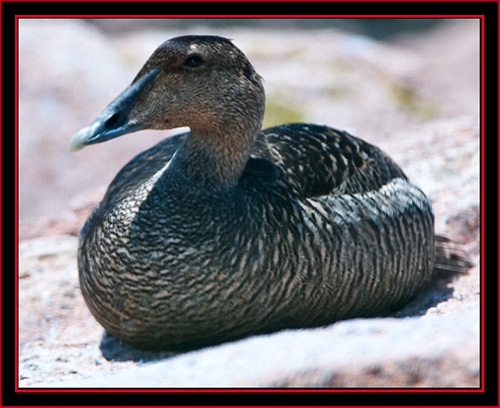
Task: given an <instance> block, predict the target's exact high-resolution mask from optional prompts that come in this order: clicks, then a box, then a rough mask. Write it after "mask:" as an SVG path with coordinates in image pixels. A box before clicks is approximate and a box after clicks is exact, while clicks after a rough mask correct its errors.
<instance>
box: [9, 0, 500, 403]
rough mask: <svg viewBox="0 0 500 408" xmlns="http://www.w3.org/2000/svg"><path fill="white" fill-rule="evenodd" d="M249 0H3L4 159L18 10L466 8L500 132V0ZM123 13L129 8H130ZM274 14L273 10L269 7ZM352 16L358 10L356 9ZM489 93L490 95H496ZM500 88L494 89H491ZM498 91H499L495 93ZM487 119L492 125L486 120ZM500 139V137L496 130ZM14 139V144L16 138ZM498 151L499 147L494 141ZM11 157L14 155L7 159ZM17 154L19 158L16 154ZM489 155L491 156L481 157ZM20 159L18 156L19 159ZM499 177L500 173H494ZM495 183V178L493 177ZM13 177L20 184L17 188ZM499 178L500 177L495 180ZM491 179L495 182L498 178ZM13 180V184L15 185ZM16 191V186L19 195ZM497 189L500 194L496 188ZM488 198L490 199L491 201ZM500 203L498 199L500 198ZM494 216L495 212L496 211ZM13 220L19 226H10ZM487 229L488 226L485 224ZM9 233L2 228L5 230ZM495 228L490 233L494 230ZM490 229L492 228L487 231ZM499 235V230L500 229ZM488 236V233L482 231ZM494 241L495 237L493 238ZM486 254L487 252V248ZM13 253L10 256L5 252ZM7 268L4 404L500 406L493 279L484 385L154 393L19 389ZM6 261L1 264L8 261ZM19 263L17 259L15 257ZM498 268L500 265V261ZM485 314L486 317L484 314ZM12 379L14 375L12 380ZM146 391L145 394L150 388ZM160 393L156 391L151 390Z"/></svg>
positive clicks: (416, 11)
mask: <svg viewBox="0 0 500 408" xmlns="http://www.w3.org/2000/svg"><path fill="white" fill-rule="evenodd" d="M238 3H243V2H122V1H120V2H106V3H104V2H102V3H101V2H90V1H89V2H72V1H68V2H5V1H3V2H1V12H2V13H1V19H2V21H1V22H2V34H3V35H2V38H1V42H2V48H1V51H2V57H3V58H2V62H3V63H2V71H1V73H2V79H3V81H2V85H3V86H2V101H3V102H4V103H3V104H2V117H3V119H4V120H3V121H2V122H1V125H2V134H3V135H4V137H3V138H2V139H1V141H2V142H4V143H8V145H7V148H5V145H4V149H3V155H4V156H5V160H3V165H2V167H7V166H10V162H11V160H12V159H11V157H9V156H11V155H12V154H13V153H12V152H14V151H15V145H14V143H15V140H14V138H12V137H11V136H8V137H5V136H7V135H12V133H13V132H14V123H13V120H12V118H13V117H14V107H13V106H12V105H13V104H12V101H13V100H15V88H14V80H13V78H14V76H15V71H14V55H15V41H14V38H13V34H11V33H14V24H15V19H14V16H15V15H16V14H17V15H37V16H41V15H45V16H51V17H56V16H57V15H68V16H70V15H71V16H72V15H75V14H82V15H89V14H97V15H103V14H104V12H105V11H106V12H108V13H109V14H111V12H114V13H116V12H119V13H120V14H122V15H125V14H133V15H136V14H141V15H149V14H160V13H161V14H165V13H166V12H167V11H168V12H169V13H171V14H176V15H179V14H181V15H186V16H188V15H189V14H192V13H186V11H187V10H189V11H193V10H194V9H195V10H196V14H197V15H201V14H212V15H214V14H215V15H214V17H217V18H218V17H222V16H223V15H224V14H226V15H227V14H238V11H239V13H241V9H242V8H243V9H244V11H246V12H248V10H252V13H249V14H260V15H269V12H270V11H271V10H280V11H282V12H283V14H286V15H291V14H297V15H305V14H307V15H320V14H321V15H325V11H329V12H330V13H332V12H335V13H336V14H343V15H346V14H348V15H351V14H353V15H354V14H357V15H359V14H360V13H362V14H363V15H369V14H370V15H384V16H387V15H388V14H391V15H396V14H402V15H412V14H413V15H418V16H422V17H424V16H436V15H446V16H450V15H453V16H456V17H458V16H460V15H464V16H465V15H466V16H470V15H484V16H485V18H484V23H485V24H484V39H485V41H484V44H485V51H486V49H487V50H488V52H485V57H484V72H485V81H486V82H487V83H488V85H487V86H485V89H484V95H483V97H484V100H485V101H488V103H487V104H485V106H484V108H483V111H482V112H483V114H484V122H485V128H484V130H485V133H488V134H490V133H491V134H492V135H497V137H498V119H497V117H498V106H497V105H496V106H492V105H494V104H492V103H491V102H490V101H492V100H494V101H497V103H498V82H497V81H498V3H497V2H496V1H489V2H481V1H478V2H427V1H422V2H419V1H415V2H413V1H412V2H406V1H402V2H307V3H302V2H286V3H285V2H276V3H274V2H245V3H246V5H242V4H238ZM219 10H224V12H223V13H219ZM124 17H125V16H124ZM269 17H272V16H271V15H269ZM353 17H354V16H353ZM490 94H491V95H490ZM493 94H495V95H493ZM494 96H496V98H495V97H494ZM486 123H487V125H486ZM492 139H493V138H491V137H488V138H487V140H485V141H484V142H483V143H484V145H483V147H484V151H485V156H487V155H488V154H493V153H492V151H493V150H494V149H493V147H492V146H491V142H492ZM495 141H498V140H497V138H495ZM11 143H12V145H11ZM496 151H497V152H498V147H497V149H496ZM7 159H10V160H7ZM16 159H17V158H16ZM483 160H484V161H486V157H483ZM16 166H17V162H16ZM13 175H14V174H13V171H12V170H11V169H9V170H6V171H4V172H2V189H4V188H5V189H6V190H7V194H5V193H4V198H5V199H4V200H2V207H3V208H2V215H6V217H2V218H4V220H5V219H7V220H8V221H9V222H8V223H7V224H6V223H5V222H4V226H6V228H5V229H3V230H2V231H4V230H7V231H8V233H6V234H5V237H6V238H10V234H13V235H14V237H16V238H15V239H14V245H13V246H14V249H13V250H12V252H11V251H10V250H7V251H5V253H7V254H10V253H14V254H16V250H17V245H16V244H17V242H16V239H17V233H16V228H17V220H14V221H15V222H14V224H15V225H14V226H13V227H11V225H12V224H11V223H10V219H11V218H12V216H11V215H10V214H12V213H16V211H15V208H12V207H13V205H14V203H13V202H12V201H14V200H12V199H9V198H13V197H15V193H16V192H17V189H16V185H15V183H16V180H12V179H13V178H14V177H13ZM491 178H493V177H492V176H491V175H490V174H488V177H486V175H484V181H485V183H486V180H489V181H490V183H491V181H492V180H491ZM493 183H494V180H493ZM493 183H492V184H493ZM12 184H14V186H13V188H12ZM495 184H496V185H497V186H498V183H495ZM495 184H493V185H495ZM11 188H12V189H11ZM13 191H14V192H15V193H14V195H13ZM495 197H496V198H497V197H498V194H496V195H495ZM492 200H493V194H492V193H491V191H490V192H489V195H488V196H487V199H486V193H485V199H484V201H485V205H484V210H483V211H482V213H483V214H482V216H483V217H484V216H485V215H489V216H490V217H492V214H496V213H497V212H495V211H493V210H491V211H489V209H490V208H492V205H490V204H489V203H491V202H492ZM486 202H487V203H488V205H486ZM497 208H498V206H497ZM493 217H494V216H493ZM488 225H498V223H496V224H494V223H493V221H491V222H489V223H488ZM12 228H13V229H14V231H12ZM485 230H487V227H485ZM2 235H4V234H2ZM489 235H491V234H489ZM489 235H488V236H489ZM497 235H498V234H497ZM484 236H486V235H484ZM9 245H11V240H10V239H4V246H2V249H3V248H4V247H5V248H8V249H10V248H9ZM490 245H491V244H490ZM485 258H486V256H485ZM493 258H494V257H490V258H487V259H488V267H490V266H489V265H490V263H491V262H494V261H493V260H492V259H493ZM6 259H7V260H6ZM4 260H5V263H6V265H5V268H3V270H4V273H3V274H2V285H1V288H2V295H3V296H2V306H4V307H3V308H2V329H4V330H3V331H2V332H3V333H4V336H2V342H1V346H2V357H3V358H2V372H1V374H3V375H1V380H2V384H1V385H2V393H1V396H0V398H1V400H0V405H1V406H7V405H9V406H16V405H25V406H39V405H56V406H59V405H64V406H68V405H81V404H90V405H101V406H102V405H110V406H111V405H118V406H124V405H125V404H124V401H127V402H126V405H131V406H132V405H146V406H149V405H193V404H196V405H213V404H214V403H216V404H217V405H241V404H244V405H254V404H259V403H262V402H264V403H266V404H270V403H271V404H276V403H277V405H318V404H320V405H336V403H337V402H340V403H342V404H343V405H370V406H372V405H374V406H392V405H395V404H397V405H413V406H424V405H428V404H431V405H434V406H459V405H460V406H468V405H476V406H479V405H489V406H498V381H497V378H496V375H495V374H498V354H497V352H498V341H497V340H498V327H497V323H498V314H497V313H498V298H497V295H498V291H497V288H498V282H490V281H488V285H487V287H485V292H486V293H485V301H486V302H487V307H485V319H487V321H488V324H484V327H483V329H484V333H483V334H484V340H485V351H488V354H487V359H485V363H484V364H485V367H484V368H485V373H486V374H487V375H485V378H484V390H485V392H453V391H442V392H439V391H438V392H399V391H397V390H390V391H388V392H383V393H381V392H375V391H374V392H362V393H361V392H356V390H353V391H352V392H342V393H336V392H333V393H323V392H322V393H319V392H314V390H305V391H307V392H304V393H297V392H280V393H275V394H274V393H267V392H265V393H245V392H238V393H233V392H220V393H214V392H196V393H195V392H190V391H186V392H176V393H172V394H169V393H167V394H165V393H148V392H147V391H139V392H137V393H135V392H134V393H131V392H122V391H117V392H113V393H108V392H98V393H88V392H81V391H74V392H66V391H62V390H61V391H59V390H53V392H43V391H39V392H36V391H35V392H31V391H30V392H24V391H23V392H17V393H16V392H14V389H15V388H14V385H15V381H17V379H15V378H13V373H14V365H15V364H16V362H15V359H14V356H13V354H12V350H15V349H16V345H15V344H14V339H13V335H12V329H13V328H14V327H15V325H14V319H13V313H12V300H11V299H12V291H13V288H14V286H15V282H14V281H13V279H14V278H13V274H12V273H10V271H12V266H11V265H7V261H9V262H10V263H11V262H12V261H11V260H10V259H8V258H6V257H4ZM2 266H3V265H2ZM16 267H17V265H16ZM496 270H498V268H496ZM495 277H496V275H495V276H492V275H488V279H490V278H492V279H494V278H495ZM485 321H486V320H485ZM13 380H14V381H13ZM145 394H147V396H146V395H145ZM153 395H154V396H153Z"/></svg>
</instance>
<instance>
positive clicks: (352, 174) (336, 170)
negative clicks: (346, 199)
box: [252, 123, 407, 197]
mask: <svg viewBox="0 0 500 408" xmlns="http://www.w3.org/2000/svg"><path fill="white" fill-rule="evenodd" d="M252 157H254V158H260V159H265V160H269V161H272V162H273V163H274V164H275V166H277V167H278V168H279V169H280V170H281V173H282V174H283V175H284V177H285V178H286V180H287V182H288V183H289V184H290V185H291V186H292V188H293V189H294V190H295V191H296V192H297V193H298V194H300V195H301V196H303V197H317V196H323V195H334V194H353V193H361V192H365V191H369V190H376V189H379V188H380V187H382V186H383V185H385V184H387V183H388V182H389V181H390V180H392V179H394V178H402V179H404V180H406V179H407V178H406V176H405V174H404V173H403V171H402V170H401V169H400V168H399V166H398V165H397V164H396V163H394V162H393V161H392V160H391V159H390V158H389V156H387V155H386V154H385V153H384V152H382V151H381V150H380V149H379V148H377V147H376V146H373V145H371V144H369V143H367V142H365V141H363V140H361V139H359V138H357V137H354V136H351V135H350V134H348V133H347V132H344V131H340V130H336V129H333V128H330V127H327V126H318V125H310V124H303V123H297V124H287V125H281V126H275V127H272V128H268V129H265V130H263V131H262V132H261V133H260V134H259V137H258V140H257V142H256V144H255V147H254V150H253V151H252Z"/></svg>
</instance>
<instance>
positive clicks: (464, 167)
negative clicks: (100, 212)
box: [18, 19, 480, 387]
mask: <svg viewBox="0 0 500 408" xmlns="http://www.w3.org/2000/svg"><path fill="white" fill-rule="evenodd" d="M19 27H20V30H19V41H20V49H19V56H20V84H19V91H20V110H19V112H20V127H19V154H20V171H19V187H20V216H21V222H20V231H19V234H20V238H21V242H20V244H19V271H18V278H19V355H18V357H19V385H20V386H21V387H121V386H126V387H145V386H147V387H173V386H179V387H205V386H206V387H239V386H243V387H477V386H478V385H479V375H480V372H479V304H480V268H479V264H480V262H479V252H480V247H479V224H480V222H479V207H480V203H479V165H480V156H479V122H478V115H479V80H478V78H479V77H478V75H479V74H478V72H477V67H478V66H479V64H478V61H479V47H478V46H479V40H478V39H479V25H478V23H477V21H474V20H455V21H449V22H446V23H444V24H442V25H441V26H438V27H437V28H436V29H434V30H432V31H430V32H425V33H420V34H418V35H414V36H412V37H409V38H405V39H400V40H399V41H397V42H392V43H379V42H375V41H372V40H370V39H367V38H364V37H360V36H355V35H349V34H346V33H342V32H340V31H337V30H333V29H332V30H329V29H325V28H322V29H321V30H313V31H289V32H279V31H268V30H259V31H258V32H255V31H252V30H251V29H248V28H245V29H242V28H237V27H235V28H224V29H222V30H215V29H213V28H210V29H206V28H203V27H199V28H197V29H195V30H190V31H189V33H205V34H218V35H223V36H227V37H230V38H233V39H234V40H235V43H236V44H237V45H238V46H240V47H241V48H242V49H243V50H244V51H245V52H246V53H247V55H248V56H249V57H250V59H251V61H252V62H253V63H254V65H255V67H256V69H257V71H258V72H260V73H261V74H262V75H263V76H264V78H265V86H266V90H267V94H268V106H267V110H268V114H267V116H266V125H267V126H269V125H272V124H274V123H277V122H287V121H293V120H301V121H310V122H318V123H328V124H330V125H333V126H335V127H339V128H345V129H347V130H349V131H350V132H351V133H354V134H357V135H359V136H361V137H363V138H364V139H366V140H368V141H370V142H372V143H375V144H378V145H379V146H380V147H382V148H383V149H384V150H385V151H387V152H388V153H389V154H390V155H391V156H392V157H393V158H394V159H395V160H396V161H397V162H398V163H399V164H400V165H401V166H402V168H403V169H405V171H406V172H407V174H408V176H409V177H410V178H411V179H412V180H413V181H414V182H415V183H416V184H418V185H419V186H421V187H422V189H423V190H424V191H425V192H426V193H427V194H428V195H429V197H430V198H431V200H432V202H433V207H434V210H435V214H436V230H437V232H438V233H440V234H442V235H445V236H447V237H449V238H451V239H452V240H453V241H455V242H457V243H458V244H460V245H461V248H462V250H464V251H465V252H466V254H467V255H468V256H469V257H470V259H471V260H472V262H473V263H474V265H475V266H474V267H473V268H472V269H471V270H470V271H469V272H468V273H467V274H463V275H460V276H458V277H456V278H455V279H441V280H438V281H436V282H435V283H434V285H433V286H432V287H431V288H429V290H428V291H426V292H425V293H423V294H422V295H421V296H420V297H419V298H417V299H416V300H414V301H413V302H411V303H410V304H409V305H408V306H407V307H405V308H404V309H403V310H402V311H400V312H398V313H396V314H395V315H393V316H391V317H381V318H375V319H354V320H348V321H343V322H338V323H335V324H333V325H330V326H328V327H325V328H318V329H308V330H289V331H282V332H279V333H275V334H271V335H266V336H258V337H253V338H248V339H243V340H241V341H238V342H234V343H228V344H223V345H220V346H217V347H212V348H207V349H202V350H199V351H194V352H190V353H184V354H178V355H173V354H171V353H147V352H140V351H138V350H135V349H133V348H131V347H128V346H126V345H122V344H119V343H118V342H117V341H116V340H114V339H111V338H108V337H106V336H104V337H103V330H102V328H101V327H100V326H99V325H98V324H97V323H96V321H95V320H94V319H93V318H92V316H91V315H90V313H89V312H88V310H87V308H86V306H85V304H84V302H83V299H82V297H81V294H80V291H79V286H78V276H77V270H76V248H77V238H76V234H77V232H78V230H79V228H80V227H81V225H83V222H84V220H85V218H86V217H87V216H88V214H89V212H90V210H91V209H92V207H93V206H94V205H95V204H96V203H97V202H98V201H99V199H100V198H101V197H102V194H103V192H104V189H105V187H106V186H107V184H108V183H109V182H110V181H111V178H112V177H114V175H115V174H116V172H117V171H118V170H119V168H120V167H121V166H123V165H124V164H125V163H126V162H127V161H128V160H129V159H130V158H131V157H132V156H133V155H135V154H137V153H138V152H139V151H141V150H143V149H145V148H147V147H148V146H151V145H152V144H153V143H154V142H155V141H157V140H159V139H160V138H162V137H164V133H160V132H143V133H141V134H136V136H133V135H132V136H127V137H124V138H121V139H119V140H118V141H112V142H110V143H109V144H108V143H106V144H103V145H99V146H98V147H97V148H96V147H93V148H89V150H87V149H85V150H84V151H83V152H81V153H78V154H69V153H68V150H67V146H68V142H69V138H70V137H71V135H72V134H73V133H74V132H76V131H77V130H79V128H81V127H83V126H85V125H87V124H88V123H90V122H91V121H92V120H93V119H94V117H95V116H96V115H97V114H98V113H99V111H100V110H101V109H102V108H103V107H104V106H105V105H106V104H107V102H109V100H111V99H112V98H113V97H114V96H115V95H116V94H118V92H120V91H121V90H122V88H124V87H125V86H126V85H127V83H128V82H130V80H131V79H132V78H133V77H134V75H135V73H136V72H137V71H138V69H139V68H140V66H141V65H142V63H143V62H144V61H145V60H146V58H147V57H148V56H149V54H150V53H151V52H152V51H153V50H154V49H155V48H156V46H157V45H158V44H160V43H161V42H162V41H164V40H165V39H167V38H170V37H172V36H175V35H180V34H187V33H188V32H186V31H183V32H180V31H175V30H169V29H168V28H166V29H164V30H160V29H154V30H153V29H151V30H144V31H135V32H130V33H129V34H126V33H125V34H124V33H121V34H120V35H119V36H113V35H110V34H106V33H103V32H101V31H99V29H98V28H97V27H95V26H92V25H88V24H86V23H85V22H83V21H82V20H71V19H66V20H32V19H30V20H21V21H20V26H19ZM40 44H44V47H40ZM54 123H57V126H54ZM90 149H92V150H90Z"/></svg>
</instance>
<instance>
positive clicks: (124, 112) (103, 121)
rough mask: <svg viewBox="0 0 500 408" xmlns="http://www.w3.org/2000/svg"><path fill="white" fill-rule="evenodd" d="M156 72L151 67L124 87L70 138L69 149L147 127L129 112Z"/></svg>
mask: <svg viewBox="0 0 500 408" xmlns="http://www.w3.org/2000/svg"><path fill="white" fill-rule="evenodd" d="M158 73H159V69H153V70H151V71H149V72H148V73H146V74H145V75H143V76H142V77H141V78H139V79H138V80H137V81H135V82H134V83H133V84H132V85H130V86H129V87H128V88H127V89H125V90H124V91H123V92H122V93H121V94H120V95H119V96H118V97H117V98H116V99H115V100H113V101H112V102H111V103H110V104H109V105H108V106H107V107H106V108H105V109H104V110H103V111H102V113H101V114H100V115H99V116H98V117H97V119H96V120H95V121H94V122H93V123H92V124H91V125H90V126H87V127H86V128H83V129H82V130H80V131H79V132H78V133H76V134H75V135H74V136H73V137H72V138H71V141H70V143H69V149H70V150H71V151H77V150H80V149H83V148H84V147H85V146H88V145H91V144H95V143H102V142H105V141H107V140H110V139H114V138H115V137H118V136H121V135H125V134H127V133H132V132H137V131H138V130H142V129H147V128H148V124H146V123H137V122H136V121H135V120H134V119H133V118H130V117H129V114H130V111H131V110H132V107H133V106H134V103H135V101H136V100H137V98H138V96H139V95H140V94H141V93H142V92H143V91H144V90H145V89H146V88H147V87H148V85H149V84H150V83H151V82H152V81H153V80H154V79H155V78H156V77H157V76H158Z"/></svg>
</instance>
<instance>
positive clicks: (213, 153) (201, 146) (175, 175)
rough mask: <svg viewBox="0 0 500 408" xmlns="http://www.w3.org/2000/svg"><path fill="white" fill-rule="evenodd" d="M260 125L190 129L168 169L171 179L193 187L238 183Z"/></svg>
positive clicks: (216, 186)
mask: <svg viewBox="0 0 500 408" xmlns="http://www.w3.org/2000/svg"><path fill="white" fill-rule="evenodd" d="M260 126H261V122H260V121H259V122H258V123H254V124H253V125H252V126H244V124H243V123H241V122H240V123H237V124H235V125H233V126H231V125H227V124H226V125H224V126H215V125H212V126H204V127H203V128H202V129H197V128H191V132H190V134H189V136H188V137H187V139H186V141H185V143H184V144H183V145H182V146H180V147H179V149H178V150H177V152H176V153H175V155H174V158H173V159H172V162H171V163H170V165H169V168H168V170H169V171H168V173H169V175H168V177H169V178H171V180H174V179H175V180H177V181H178V182H181V183H185V184H187V186H191V187H195V188H205V189H206V188H215V189H220V188H228V187H232V186H234V185H236V184H237V182H238V179H239V178H240V176H241V174H242V173H243V170H244V168H245V165H246V163H247V161H248V159H249V157H250V153H251V150H252V146H253V144H254V142H255V140H256V138H257V135H258V133H259V130H260Z"/></svg>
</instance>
